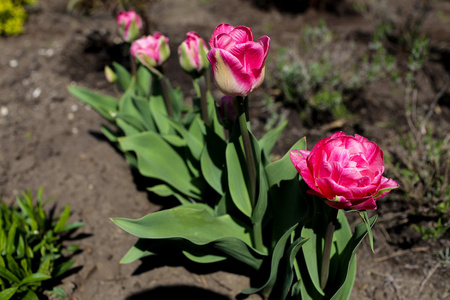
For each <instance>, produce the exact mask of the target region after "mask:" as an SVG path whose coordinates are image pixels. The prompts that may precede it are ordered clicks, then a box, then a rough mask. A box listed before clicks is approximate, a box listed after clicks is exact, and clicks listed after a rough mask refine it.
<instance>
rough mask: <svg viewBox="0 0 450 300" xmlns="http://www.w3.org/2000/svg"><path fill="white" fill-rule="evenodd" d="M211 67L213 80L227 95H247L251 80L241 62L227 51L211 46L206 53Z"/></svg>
mask: <svg viewBox="0 0 450 300" xmlns="http://www.w3.org/2000/svg"><path fill="white" fill-rule="evenodd" d="M207 57H208V60H209V62H210V63H211V65H212V67H213V76H214V81H215V82H216V84H217V87H218V88H219V90H220V91H221V92H222V93H224V94H225V95H227V96H243V97H245V96H247V95H248V93H249V92H250V91H251V89H252V82H251V80H250V77H249V75H248V74H247V73H246V72H245V70H244V68H243V66H242V64H241V62H240V61H239V60H238V59H237V58H236V57H234V56H233V55H231V54H230V53H229V52H228V51H225V50H222V49H218V48H213V49H211V50H210V51H209V52H208V54H207Z"/></svg>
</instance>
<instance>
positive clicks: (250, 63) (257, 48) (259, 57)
mask: <svg viewBox="0 0 450 300" xmlns="http://www.w3.org/2000/svg"><path fill="white" fill-rule="evenodd" d="M222 49H223V48H222ZM229 51H230V53H231V54H232V55H234V56H236V58H237V59H239V61H240V62H241V63H242V65H243V66H244V67H245V70H246V72H247V73H248V74H251V71H252V69H261V68H262V67H263V65H264V59H265V57H264V49H263V48H262V46H261V45H260V44H258V43H254V42H247V43H243V44H236V46H234V47H233V48H231V49H230V50H229Z"/></svg>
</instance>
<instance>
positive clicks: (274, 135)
mask: <svg viewBox="0 0 450 300" xmlns="http://www.w3.org/2000/svg"><path fill="white" fill-rule="evenodd" d="M286 125H287V121H285V122H283V123H282V124H280V125H279V126H278V127H277V128H275V129H272V130H270V131H269V132H267V133H266V134H265V135H264V136H263V137H262V138H261V139H260V140H259V145H260V147H261V149H262V150H263V152H264V155H265V156H266V157H269V155H270V151H272V148H273V146H275V144H276V142H277V141H278V138H279V136H280V135H281V133H282V132H283V130H284V128H285V127H286Z"/></svg>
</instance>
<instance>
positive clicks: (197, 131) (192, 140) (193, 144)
mask: <svg viewBox="0 0 450 300" xmlns="http://www.w3.org/2000/svg"><path fill="white" fill-rule="evenodd" d="M196 120H198V119H196ZM168 122H169V123H170V125H171V126H172V127H173V128H174V129H175V130H176V131H177V132H178V133H179V134H180V135H181V137H182V138H183V139H184V141H185V142H186V144H187V146H188V147H189V150H190V151H191V153H192V156H193V157H194V158H195V159H196V160H200V155H201V153H202V151H203V144H204V140H203V134H202V130H201V128H200V125H199V124H198V122H197V121H195V120H194V122H192V124H191V126H190V128H189V130H186V128H184V127H183V126H182V125H181V124H180V123H178V122H175V121H172V120H170V119H168Z"/></svg>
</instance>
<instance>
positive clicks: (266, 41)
mask: <svg viewBox="0 0 450 300" xmlns="http://www.w3.org/2000/svg"><path fill="white" fill-rule="evenodd" d="M258 43H259V44H261V46H262V47H263V49H264V59H266V57H267V55H268V54H269V47H270V38H269V37H268V36H267V35H264V36H262V37H260V38H259V39H258Z"/></svg>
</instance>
